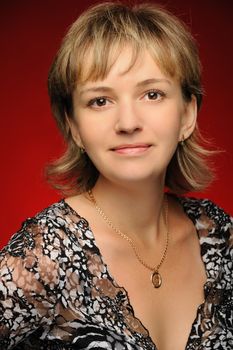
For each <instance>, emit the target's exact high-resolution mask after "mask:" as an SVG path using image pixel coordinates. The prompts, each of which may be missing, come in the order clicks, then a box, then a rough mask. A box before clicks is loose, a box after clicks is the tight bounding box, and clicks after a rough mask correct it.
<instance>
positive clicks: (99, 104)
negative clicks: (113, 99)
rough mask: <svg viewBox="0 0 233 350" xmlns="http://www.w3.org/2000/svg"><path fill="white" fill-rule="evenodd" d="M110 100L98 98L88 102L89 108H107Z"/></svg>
mask: <svg viewBox="0 0 233 350" xmlns="http://www.w3.org/2000/svg"><path fill="white" fill-rule="evenodd" d="M107 103H108V100H107V98H106V97H96V98H93V99H92V100H90V101H89V102H88V104H87V105H88V106H89V107H103V106H106V104H107Z"/></svg>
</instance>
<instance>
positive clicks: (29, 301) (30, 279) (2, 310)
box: [0, 219, 58, 350]
mask: <svg viewBox="0 0 233 350" xmlns="http://www.w3.org/2000/svg"><path fill="white" fill-rule="evenodd" d="M45 240H46V225H43V224H42V223H41V222H40V223H39V222H38V221H37V220H35V219H28V220H27V221H26V222H25V223H24V224H23V226H22V228H21V230H20V231H19V232H17V233H16V234H15V235H14V236H13V237H12V239H11V240H10V242H9V244H8V245H7V246H6V247H5V248H4V249H3V250H2V251H1V252H0V349H4V350H7V349H12V348H13V347H14V346H15V345H16V344H18V343H19V342H21V341H22V340H23V339H24V338H26V337H27V336H28V335H29V334H30V333H32V332H34V331H35V330H36V329H38V328H39V327H42V326H46V325H48V324H50V323H51V322H52V318H53V310H54V305H55V303H56V293H55V290H56V285H57V280H58V276H57V273H58V267H57V262H56V259H53V258H52V256H51V254H48V253H46V249H47V251H48V249H49V247H48V245H46V242H45ZM52 252H53V253H52V254H53V257H55V258H56V247H53V249H52Z"/></svg>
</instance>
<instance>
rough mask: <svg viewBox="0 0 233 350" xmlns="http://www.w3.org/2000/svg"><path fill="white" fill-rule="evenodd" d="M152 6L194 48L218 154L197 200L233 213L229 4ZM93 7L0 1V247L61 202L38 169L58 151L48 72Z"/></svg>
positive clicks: (58, 1) (225, 0)
mask: <svg viewBox="0 0 233 350" xmlns="http://www.w3.org/2000/svg"><path fill="white" fill-rule="evenodd" d="M158 2H159V3H162V4H164V3H166V5H167V8H168V9H170V10H172V11H173V12H174V13H175V14H177V15H178V16H180V17H181V18H182V19H183V20H184V21H185V22H186V23H188V25H190V27H191V31H192V33H193V34H194V36H195V37H196V39H197V41H198V43H199V47H200V54H201V59H202V62H203V66H204V72H203V82H204V87H205V91H206V96H205V99H204V106H203V108H202V110H201V113H200V115H199V120H200V125H201V128H202V130H203V131H204V133H205V134H206V135H208V136H210V137H211V138H212V140H213V143H214V144H215V145H217V146H218V147H220V148H221V149H223V150H225V152H224V153H222V154H221V155H220V156H218V157H217V158H216V169H217V174H218V178H217V180H216V182H215V183H214V184H213V185H212V186H211V188H210V189H209V190H208V191H206V192H205V193H202V194H201V196H205V197H209V198H211V199H212V200H214V201H215V202H217V203H218V204H219V205H220V206H222V207H224V208H225V209H226V210H227V211H228V212H233V204H232V185H231V179H232V170H233V159H232V148H233V147H232V126H233V96H232V79H233V74H232V66H233V45H232V37H233V25H232V22H233V16H232V13H233V6H232V4H233V3H232V2H231V1H229V0H221V1H218V0H205V1H203V0H192V1H186V0H183V1H182V0H173V1H165V2H164V1H162V0H160V1H158ZM93 3H94V2H93V1H85V4H79V3H78V1H77V0H75V1H74V0H47V1H46V0H34V1H31V0H21V1H17V0H12V1H5V2H3V1H2V2H1V5H0V50H1V54H0V72H1V85H0V86H1V87H0V89H1V94H0V96H1V97H0V98H1V139H0V140H1V179H0V181H1V193H2V196H1V208H0V212H1V233H0V246H2V245H3V244H5V243H6V242H7V240H8V239H9V237H10V235H11V234H12V233H13V232H15V230H17V229H18V228H19V227H20V224H21V222H22V221H23V220H24V219H25V218H26V217H28V216H32V215H34V214H35V213H36V212H37V211H39V210H41V209H42V208H44V207H45V206H47V205H49V204H50V203H52V202H54V201H56V200H58V199H59V198H60V196H59V194H58V193H56V192H55V191H54V190H52V189H50V187H49V186H48V185H47V184H46V182H45V180H44V179H43V167H44V165H45V164H46V163H47V162H48V161H49V160H51V159H53V158H55V157H56V156H58V155H59V154H60V153H61V151H62V149H63V143H62V139H61V137H60V135H59V133H58V132H57V130H56V126H55V123H54V121H53V119H52V117H51V113H50V108H49V100H48V97H47V88H46V79H47V72H48V68H49V66H50V63H51V61H52V59H53V56H54V54H55V52H56V50H57V49H58V47H59V43H60V40H61V38H62V37H63V35H64V33H65V32H66V30H67V28H68V26H69V25H70V24H71V22H72V21H73V20H75V18H76V17H77V16H78V14H79V13H80V12H81V11H82V10H83V9H84V8H86V7H87V6H88V5H90V4H93Z"/></svg>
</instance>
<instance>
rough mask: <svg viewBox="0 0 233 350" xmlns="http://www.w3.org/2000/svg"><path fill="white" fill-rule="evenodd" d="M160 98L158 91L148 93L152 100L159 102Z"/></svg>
mask: <svg viewBox="0 0 233 350" xmlns="http://www.w3.org/2000/svg"><path fill="white" fill-rule="evenodd" d="M159 97H160V94H159V93H158V92H156V91H150V92H148V98H149V99H150V100H157V99H158V98H159Z"/></svg>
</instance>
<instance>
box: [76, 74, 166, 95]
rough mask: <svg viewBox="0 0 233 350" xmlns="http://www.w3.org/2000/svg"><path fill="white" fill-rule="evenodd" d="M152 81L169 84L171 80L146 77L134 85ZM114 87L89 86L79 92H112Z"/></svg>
mask: <svg viewBox="0 0 233 350" xmlns="http://www.w3.org/2000/svg"><path fill="white" fill-rule="evenodd" d="M154 83H168V84H169V85H171V81H170V80H169V79H164V78H163V79H155V78H151V79H146V80H143V81H140V82H138V83H137V84H136V87H143V86H146V85H150V84H154ZM113 90H114V89H113V88H111V87H108V86H97V87H91V88H89V89H84V90H81V91H80V92H79V94H80V96H82V95H83V94H86V93H88V92H103V93H105V92H112V91H113Z"/></svg>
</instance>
